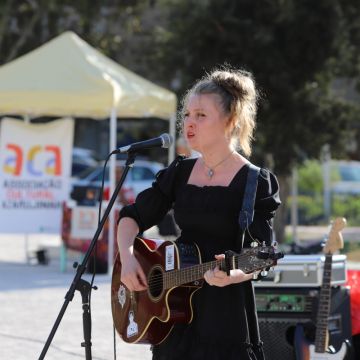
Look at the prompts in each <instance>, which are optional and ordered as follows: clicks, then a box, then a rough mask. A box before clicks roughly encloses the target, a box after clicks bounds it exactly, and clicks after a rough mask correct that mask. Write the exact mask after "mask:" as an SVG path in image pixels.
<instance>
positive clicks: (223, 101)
mask: <svg viewBox="0 0 360 360" xmlns="http://www.w3.org/2000/svg"><path fill="white" fill-rule="evenodd" d="M202 94H215V95H218V97H219V103H220V105H221V108H222V110H223V112H224V114H225V115H226V116H228V118H229V121H228V123H227V127H228V128H229V129H231V133H230V136H231V143H232V145H233V146H234V147H235V148H238V149H241V150H242V152H243V153H244V154H245V155H246V156H249V155H250V154H251V141H252V139H253V132H254V128H255V117H256V110H257V99H258V94H257V91H256V89H255V81H254V79H253V76H252V74H251V73H249V72H247V71H244V70H234V69H230V68H225V67H222V68H220V69H215V70H213V71H212V72H211V73H208V74H206V75H205V76H204V77H203V78H202V79H200V80H199V81H197V82H196V83H195V84H194V85H193V87H192V88H190V89H189V90H188V91H187V92H186V94H185V96H184V98H183V100H182V106H181V113H180V117H181V119H183V118H184V116H183V115H184V109H185V107H186V104H187V102H188V100H189V97H190V96H192V95H202Z"/></svg>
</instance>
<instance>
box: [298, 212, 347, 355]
mask: <svg viewBox="0 0 360 360" xmlns="http://www.w3.org/2000/svg"><path fill="white" fill-rule="evenodd" d="M345 225H346V220H345V219H344V218H337V219H335V220H334V222H333V223H332V226H331V229H330V232H329V236H328V240H327V241H326V244H325V247H324V249H323V252H324V253H325V263H324V270H323V277H322V286H321V288H320V296H319V304H318V311H317V318H316V332H315V342H314V343H312V342H310V341H309V340H308V339H307V338H306V337H305V331H304V330H305V329H304V326H303V325H302V324H298V325H297V326H296V329H295V352H296V360H343V359H344V357H345V355H346V353H347V351H348V348H349V345H348V343H347V342H344V343H343V344H342V346H341V348H340V349H339V351H337V352H336V351H335V349H334V348H333V347H332V346H331V345H330V346H329V332H328V322H329V314H330V306H331V272H332V255H333V254H334V253H335V252H336V251H338V250H339V249H342V248H343V247H344V244H343V238H342V235H341V230H342V229H343V228H344V227H345Z"/></svg>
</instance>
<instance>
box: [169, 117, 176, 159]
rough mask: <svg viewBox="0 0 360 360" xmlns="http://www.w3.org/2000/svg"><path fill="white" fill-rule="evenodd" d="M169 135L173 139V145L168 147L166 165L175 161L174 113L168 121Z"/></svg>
mask: <svg viewBox="0 0 360 360" xmlns="http://www.w3.org/2000/svg"><path fill="white" fill-rule="evenodd" d="M169 133H170V135H171V136H172V137H173V139H174V143H173V144H172V145H171V146H170V148H169V152H168V164H170V163H171V162H172V161H173V160H174V159H175V156H176V154H175V143H176V141H175V140H176V113H174V114H173V115H172V116H171V117H170V119H169Z"/></svg>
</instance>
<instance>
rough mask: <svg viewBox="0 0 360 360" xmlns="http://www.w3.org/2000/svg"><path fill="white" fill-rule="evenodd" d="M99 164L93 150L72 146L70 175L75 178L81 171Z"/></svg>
mask: <svg viewBox="0 0 360 360" xmlns="http://www.w3.org/2000/svg"><path fill="white" fill-rule="evenodd" d="M98 165H99V161H98V159H97V157H96V155H95V152H94V151H92V150H90V149H85V148H79V147H74V148H73V151H72V165H71V177H72V179H76V178H77V177H78V176H79V175H80V174H81V173H82V172H83V171H85V170H87V169H89V168H94V167H96V166H98Z"/></svg>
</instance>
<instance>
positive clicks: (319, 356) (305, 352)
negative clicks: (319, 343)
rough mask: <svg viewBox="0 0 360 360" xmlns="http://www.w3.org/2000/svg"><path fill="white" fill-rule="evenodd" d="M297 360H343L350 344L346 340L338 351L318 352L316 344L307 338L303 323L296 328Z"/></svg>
mask: <svg viewBox="0 0 360 360" xmlns="http://www.w3.org/2000/svg"><path fill="white" fill-rule="evenodd" d="M295 343H296V346H295V351H296V360H343V359H345V356H346V355H347V352H348V351H349V344H348V343H346V342H344V343H343V344H342V345H341V348H340V349H339V351H337V352H331V351H330V350H329V351H328V352H324V353H318V352H316V351H315V345H314V344H313V343H312V342H311V341H309V340H307V339H306V337H305V334H304V328H303V325H301V324H298V325H296V329H295Z"/></svg>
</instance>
